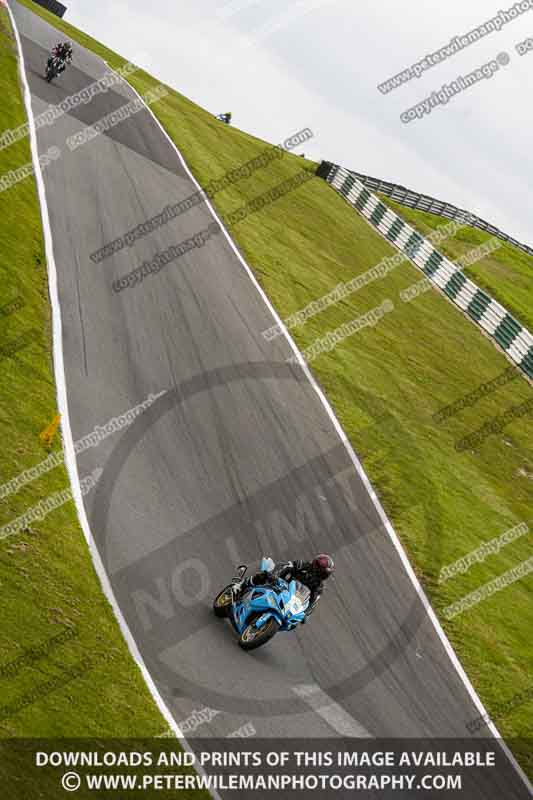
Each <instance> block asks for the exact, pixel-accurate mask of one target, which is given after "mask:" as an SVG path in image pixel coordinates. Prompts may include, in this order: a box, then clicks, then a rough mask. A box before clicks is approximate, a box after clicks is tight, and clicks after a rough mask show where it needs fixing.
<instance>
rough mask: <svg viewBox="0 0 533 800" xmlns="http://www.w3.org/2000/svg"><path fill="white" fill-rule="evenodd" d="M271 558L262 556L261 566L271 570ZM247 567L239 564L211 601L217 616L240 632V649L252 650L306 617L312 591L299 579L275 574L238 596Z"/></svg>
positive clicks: (267, 570)
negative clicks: (226, 620)
mask: <svg viewBox="0 0 533 800" xmlns="http://www.w3.org/2000/svg"><path fill="white" fill-rule="evenodd" d="M273 568H274V562H273V561H272V559H270V558H263V559H262V560H261V566H260V570H261V571H262V572H272V570H273ZM247 569H248V567H247V566H246V565H245V564H242V565H241V566H240V567H238V568H237V570H238V574H237V575H236V577H235V578H233V579H232V581H231V583H230V584H228V585H227V586H226V587H224V589H222V591H221V592H219V593H218V594H217V596H216V597H215V600H214V603H213V611H214V613H215V615H216V616H217V617H222V618H223V617H226V618H228V619H229V621H230V622H231V624H232V626H233V628H234V630H235V631H236V633H237V634H238V636H239V645H240V646H241V647H242V649H243V650H254V649H255V648H256V647H261V645H263V644H266V643H267V642H268V641H270V639H272V637H273V636H275V635H276V633H277V632H278V631H291V630H293V629H294V628H296V627H297V625H299V624H300V623H301V622H303V620H304V618H305V611H306V610H307V608H308V607H309V599H310V596H311V592H310V591H309V589H308V588H307V586H304V585H303V584H302V583H299V581H295V580H292V581H291V582H290V583H287V581H284V580H282V579H281V578H277V577H275V576H274V575H273V576H272V580H271V582H270V583H267V584H265V585H264V586H252V587H250V589H248V590H247V591H246V592H245V593H244V595H242V597H239V590H240V584H241V581H242V579H243V577H244V575H245V573H246V571H247Z"/></svg>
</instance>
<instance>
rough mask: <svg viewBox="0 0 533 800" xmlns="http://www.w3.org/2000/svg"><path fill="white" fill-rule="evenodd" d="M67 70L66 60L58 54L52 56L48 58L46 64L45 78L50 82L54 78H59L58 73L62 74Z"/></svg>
mask: <svg viewBox="0 0 533 800" xmlns="http://www.w3.org/2000/svg"><path fill="white" fill-rule="evenodd" d="M64 71H65V62H64V61H63V59H62V58H58V56H50V58H49V59H48V63H47V64H46V73H45V78H46V80H47V81H48V83H50V81H52V80H53V79H54V78H57V76H58V75H61V73H62V72H64Z"/></svg>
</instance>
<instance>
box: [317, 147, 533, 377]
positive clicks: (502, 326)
mask: <svg viewBox="0 0 533 800" xmlns="http://www.w3.org/2000/svg"><path fill="white" fill-rule="evenodd" d="M317 175H319V176H320V177H322V178H324V179H325V180H326V181H327V182H328V183H329V184H331V186H333V188H334V189H336V190H337V191H338V192H339V193H340V194H341V195H342V196H343V197H344V198H345V199H346V200H347V201H348V202H349V203H350V205H352V206H353V207H354V208H356V209H357V210H358V211H359V212H360V213H361V214H362V215H363V216H364V217H365V219H367V220H368V221H369V222H370V224H371V225H372V226H373V227H374V228H375V229H376V230H377V231H379V233H380V234H381V235H382V236H383V237H384V238H385V239H387V240H388V241H389V242H391V243H392V244H393V245H394V246H395V247H397V248H398V249H399V250H400V251H401V252H402V253H405V255H406V256H407V257H408V258H409V259H410V260H411V261H412V262H413V263H414V264H415V265H416V266H417V267H418V268H419V269H420V270H421V271H422V272H423V273H424V275H426V277H427V278H429V279H430V280H431V282H432V283H434V284H435V285H436V286H438V287H439V288H440V289H442V291H443V292H445V294H446V295H447V296H448V297H449V298H450V300H452V301H453V302H454V303H455V305H456V306H458V307H459V308H460V309H461V310H462V311H464V312H466V314H468V316H469V317H470V318H471V319H472V320H473V321H474V322H475V323H476V324H477V325H479V327H480V328H482V329H483V330H484V331H485V332H486V333H487V334H488V335H489V336H490V337H491V338H492V339H494V341H495V342H497V343H498V344H499V346H500V347H501V348H502V349H503V350H504V351H505V353H506V354H507V355H508V356H509V358H510V359H511V360H512V361H513V362H514V363H515V364H517V365H518V366H519V367H520V369H522V370H523V372H524V373H525V374H526V375H527V376H528V377H529V378H533V336H532V335H531V333H530V332H529V331H528V330H527V328H524V326H523V325H521V324H520V322H518V321H517V320H516V319H515V318H514V317H513V316H512V315H511V314H509V312H508V311H507V310H506V309H505V308H504V307H503V306H502V305H500V303H498V302H496V300H494V299H493V298H492V297H490V295H488V294H487V293H486V292H484V291H483V290H482V289H480V288H479V287H478V286H476V284H475V283H473V282H472V281H471V280H469V278H467V277H466V275H465V274H464V273H463V272H462V271H461V270H460V269H459V267H458V266H456V264H454V263H453V262H452V261H449V260H448V259H447V258H446V257H445V256H443V255H442V253H439V252H438V250H436V249H435V248H434V246H433V245H432V244H431V243H430V242H429V241H428V240H427V239H424V237H423V236H421V235H420V234H419V233H417V232H416V231H415V230H414V229H413V228H411V226H410V225H408V224H407V223H406V222H404V220H403V219H401V217H399V216H398V215H397V214H395V213H394V211H392V210H391V209H390V208H388V207H387V206H386V205H385V204H384V203H382V202H381V200H380V199H379V197H377V196H376V195H375V194H373V193H372V192H370V191H369V190H368V189H367V188H366V187H365V186H364V185H363V184H362V183H361V182H360V181H359V180H357V178H355V176H354V175H353V174H352V173H350V172H349V171H348V170H346V169H343V168H342V167H339V166H337V165H336V164H330V163H329V162H322V164H321V165H320V166H319V168H318V170H317ZM465 224H468V222H467V221H465Z"/></svg>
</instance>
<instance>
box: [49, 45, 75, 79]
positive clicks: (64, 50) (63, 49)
mask: <svg viewBox="0 0 533 800" xmlns="http://www.w3.org/2000/svg"><path fill="white" fill-rule="evenodd" d="M54 58H57V59H59V61H60V64H59V66H58V68H57V74H58V75H59V73H61V72H63V71H64V70H65V65H66V64H70V62H71V61H72V45H71V43H70V42H58V44H56V46H55V47H54V48H52V53H51V54H50V56H49V58H48V66H50V64H51V62H52V61H53V60H54Z"/></svg>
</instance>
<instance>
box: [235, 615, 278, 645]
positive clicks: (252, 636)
mask: <svg viewBox="0 0 533 800" xmlns="http://www.w3.org/2000/svg"><path fill="white" fill-rule="evenodd" d="M279 629H280V624H279V622H278V621H277V620H276V619H274V617H270V619H269V620H267V622H266V623H265V624H264V625H262V626H261V628H256V627H255V622H251V623H250V624H249V625H247V626H246V628H245V629H244V630H243V632H242V633H241V635H240V637H239V646H240V647H242V649H243V650H255V648H256V647H261V645H263V644H266V643H267V642H269V641H270V639H272V637H273V636H275V635H276V633H277V632H278V631H279Z"/></svg>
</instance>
